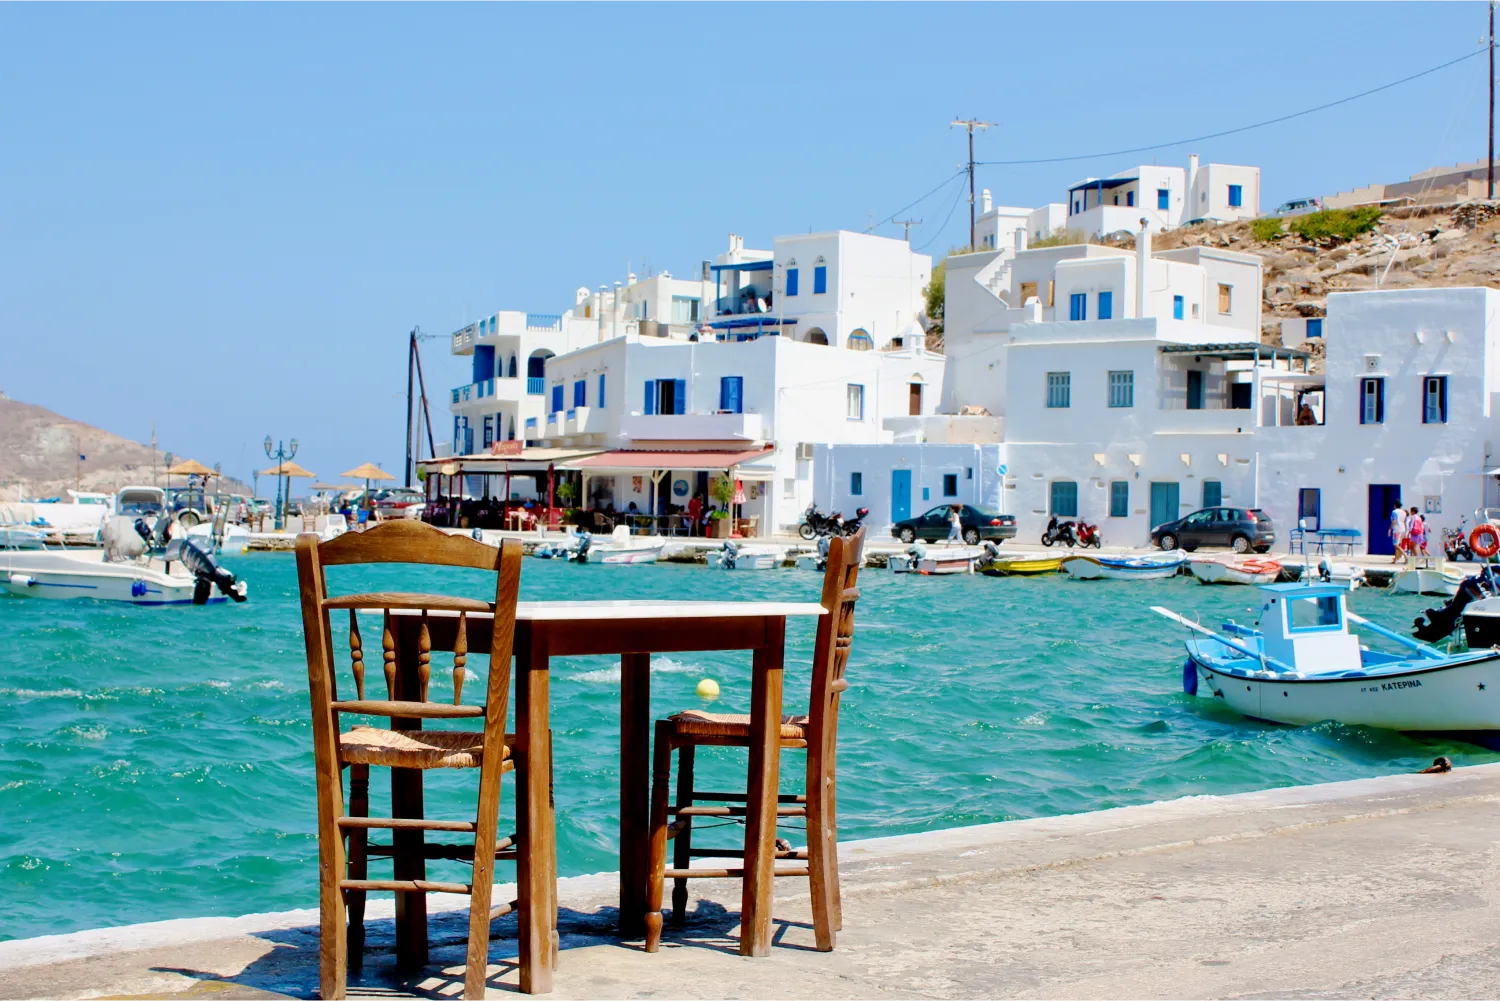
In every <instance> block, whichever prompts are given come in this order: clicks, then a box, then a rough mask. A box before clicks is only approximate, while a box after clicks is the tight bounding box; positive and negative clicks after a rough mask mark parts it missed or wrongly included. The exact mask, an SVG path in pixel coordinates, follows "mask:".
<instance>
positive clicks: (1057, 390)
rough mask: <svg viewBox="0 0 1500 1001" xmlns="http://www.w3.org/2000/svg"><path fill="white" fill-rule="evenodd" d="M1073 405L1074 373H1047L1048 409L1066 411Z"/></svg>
mask: <svg viewBox="0 0 1500 1001" xmlns="http://www.w3.org/2000/svg"><path fill="white" fill-rule="evenodd" d="M1072 405H1073V373H1071V372H1048V373H1047V409H1048V410H1066V409H1067V408H1069V407H1071V406H1072Z"/></svg>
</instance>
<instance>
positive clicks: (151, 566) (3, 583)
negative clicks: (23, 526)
mask: <svg viewBox="0 0 1500 1001" xmlns="http://www.w3.org/2000/svg"><path fill="white" fill-rule="evenodd" d="M8 538H11V540H12V542H13V543H14V542H15V540H14V537H13V536H10V535H9V534H8ZM173 545H174V546H177V547H178V548H177V549H176V550H175V551H176V552H178V553H182V547H181V544H180V543H174V544H173ZM167 552H168V553H169V554H170V553H173V552H174V550H173V549H172V548H170V547H169V548H168V550H167ZM183 555H185V556H186V557H187V561H186V562H184V560H171V561H168V560H165V559H162V558H158V557H154V556H153V557H150V558H141V559H137V560H126V561H111V560H110V559H108V554H107V553H106V552H105V550H103V549H84V550H79V549H42V548H33V547H29V546H24V545H21V544H13V545H11V546H8V547H6V548H4V549H0V587H3V588H4V589H5V590H6V591H8V592H10V593H11V594H15V595H23V596H28V597H38V598H94V599H98V600H102V601H123V602H126V603H128V604H132V605H191V604H195V603H196V604H213V603H217V602H222V601H225V600H227V599H229V598H234V599H235V600H236V601H244V600H245V583H244V582H243V581H237V580H236V579H235V577H234V575H233V574H230V573H229V572H228V571H227V570H222V568H219V567H217V566H216V565H214V564H212V561H211V560H210V561H209V566H210V567H212V568H213V570H212V571H209V570H208V569H206V568H204V567H203V566H202V565H201V564H198V561H197V560H196V559H195V558H194V557H193V556H191V555H189V554H183ZM188 563H194V564H197V566H198V568H197V569H196V570H195V569H194V568H193V567H190V566H189V565H188ZM215 572H216V573H215ZM218 574H224V575H227V576H226V577H219V576H218ZM215 585H218V587H217V593H214V588H215ZM198 597H201V598H203V600H200V601H196V602H195V598H198Z"/></svg>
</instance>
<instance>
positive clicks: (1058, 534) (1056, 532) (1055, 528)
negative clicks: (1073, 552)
mask: <svg viewBox="0 0 1500 1001" xmlns="http://www.w3.org/2000/svg"><path fill="white" fill-rule="evenodd" d="M1054 543H1060V544H1062V545H1064V546H1076V545H1078V538H1077V537H1076V536H1075V535H1074V534H1073V523H1072V522H1071V521H1064V522H1061V523H1059V522H1058V520H1057V516H1056V515H1053V516H1052V519H1051V520H1050V521H1048V522H1047V530H1046V531H1045V532H1043V533H1042V545H1044V546H1047V547H1049V548H1050V547H1051V546H1052V545H1053V544H1054Z"/></svg>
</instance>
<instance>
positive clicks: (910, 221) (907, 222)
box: [891, 219, 974, 243]
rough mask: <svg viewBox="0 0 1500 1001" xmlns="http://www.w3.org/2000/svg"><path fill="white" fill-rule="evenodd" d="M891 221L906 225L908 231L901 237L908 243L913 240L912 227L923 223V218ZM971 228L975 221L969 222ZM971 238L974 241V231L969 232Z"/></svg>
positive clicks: (898, 224)
mask: <svg viewBox="0 0 1500 1001" xmlns="http://www.w3.org/2000/svg"><path fill="white" fill-rule="evenodd" d="M891 222H893V223H895V224H896V225H897V226H902V227H905V230H906V232H905V233H903V234H902V235H901V239H903V240H905V241H906V242H907V243H910V242H911V228H912V227H913V226H920V225H922V220H920V219H892V220H891ZM969 228H970V229H971V230H972V229H973V228H974V226H973V223H970V224H969ZM969 239H970V241H971V242H972V241H973V239H974V235H973V233H970V234H969Z"/></svg>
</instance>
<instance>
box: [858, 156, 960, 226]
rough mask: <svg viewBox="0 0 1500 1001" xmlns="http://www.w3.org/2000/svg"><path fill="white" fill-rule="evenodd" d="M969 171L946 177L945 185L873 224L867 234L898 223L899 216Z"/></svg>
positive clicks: (940, 185) (958, 171)
mask: <svg viewBox="0 0 1500 1001" xmlns="http://www.w3.org/2000/svg"><path fill="white" fill-rule="evenodd" d="M967 169H968V168H965V167H960V168H959V169H958V170H957V171H955V172H954V173H952V174H949V175H948V176H947V177H945V178H944V179H943V183H942V184H939V185H938V186H937V187H935V188H933V189H932V190H931V191H929V192H927V194H925V195H923V196H922V197H921V198H918V199H917V200H916V201H914V202H912V203H911V204H910V205H903V206H901V207H900V208H899V209H897V210H896V211H894V212H892V213H891V214H890V215H888V216H886V217H885V218H884V219H882V220H880V221H879V222H872V223H871V224H870V226H869V228H868V229H866V230H865V232H866V233H873V232H875V227H877V226H884V225H885V224H886V223H888V222H895V221H896V217H897V216H898V215H900V214H901V213H903V212H905V211H906V210H907V209H910V208H912V207H913V206H915V205H920V204H921V203H922V202H925V201H926V200H927V199H929V198H931V197H932V196H933V195H935V194H937V193H938V192H939V191H941V190H943V189H944V188H946V187H947V186H948V185H950V184H952V183H953V179H954V178H956V177H962V176H963V175H964V172H965V170H967Z"/></svg>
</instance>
